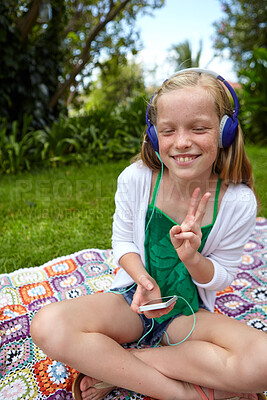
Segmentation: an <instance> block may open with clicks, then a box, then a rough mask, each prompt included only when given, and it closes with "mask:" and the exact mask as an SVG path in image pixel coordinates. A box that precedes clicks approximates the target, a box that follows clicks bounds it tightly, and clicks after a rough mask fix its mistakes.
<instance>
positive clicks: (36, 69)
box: [0, 0, 64, 134]
mask: <svg viewBox="0 0 267 400" xmlns="http://www.w3.org/2000/svg"><path fill="white" fill-rule="evenodd" d="M51 2H52V5H53V24H49V25H48V26H47V27H46V28H44V27H42V26H41V25H36V26H35V27H34V29H33V30H32V32H31V35H28V36H27V38H25V39H23V37H22V31H21V29H22V27H21V25H19V22H18V20H19V21H20V24H22V21H23V12H22V10H23V5H24V8H25V6H26V4H27V3H26V1H20V2H16V1H14V0H3V1H1V3H0V52H1V69H0V88H1V89H0V94H1V95H0V109H1V117H5V118H6V120H7V122H8V125H7V131H6V133H7V134H8V133H9V132H10V133H11V134H12V121H17V124H18V128H19V130H20V129H21V127H22V125H23V118H24V114H27V115H32V123H31V125H32V127H33V128H36V127H44V126H45V125H46V124H49V123H51V121H53V120H54V118H56V117H58V115H59V109H60V108H61V107H60V104H58V105H57V106H56V107H55V108H54V109H50V108H49V107H48V102H49V98H50V96H51V95H52V94H53V93H54V90H55V87H57V84H58V75H59V74H60V73H61V68H62V61H63V53H64V52H63V50H62V48H61V39H60V34H61V32H62V29H63V27H64V25H63V24H64V17H63V16H64V0H51ZM25 12H26V11H25ZM18 13H22V15H18ZM19 18H21V20H20V19H19ZM20 28H21V29H20Z"/></svg>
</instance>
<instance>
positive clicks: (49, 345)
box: [30, 303, 67, 359]
mask: <svg viewBox="0 0 267 400" xmlns="http://www.w3.org/2000/svg"><path fill="white" fill-rule="evenodd" d="M65 324H66V322H65V321H64V316H63V315H62V311H61V308H60V307H58V304H57V303H54V304H49V305H48V306H45V307H43V308H42V309H40V310H39V311H38V312H37V314H35V316H34V317H33V320H32V322H31V327H30V334H31V337H32V340H33V342H34V343H35V344H36V346H38V347H39V348H40V349H41V350H43V352H44V353H45V354H46V355H48V356H49V357H50V358H53V359H59V358H58V355H59V354H62V350H63V349H64V346H65V341H66V336H67V335H66V332H67V328H65Z"/></svg>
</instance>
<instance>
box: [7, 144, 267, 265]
mask: <svg viewBox="0 0 267 400" xmlns="http://www.w3.org/2000/svg"><path fill="white" fill-rule="evenodd" d="M247 153H248V155H249V157H250V159H251V161H252V164H253V166H254V175H255V180H256V190H257V193H258V195H259V198H260V200H261V203H262V210H261V212H260V213H259V215H261V216H265V217H267V179H266V176H267V175H266V172H267V157H266V156H267V150H266V149H264V148H259V147H256V146H247ZM128 164H129V162H128V161H121V162H116V163H115V162H114V163H108V164H102V165H93V166H82V167H77V166H69V167H61V168H58V169H52V168H51V169H49V170H41V171H36V172H32V173H23V174H18V175H16V176H4V177H2V178H1V185H0V199H1V202H0V248H1V254H0V273H8V272H11V271H14V270H16V269H19V268H26V267H33V266H38V265H42V264H43V263H45V262H47V261H49V260H52V259H53V258H55V257H60V256H64V255H68V254H71V253H74V252H76V251H79V250H82V249H86V248H100V249H108V248H110V247H111V229H112V216H113V212H114V194H115V190H116V183H117V177H118V175H119V173H120V172H121V171H122V170H123V169H124V168H125V166H126V165H128Z"/></svg>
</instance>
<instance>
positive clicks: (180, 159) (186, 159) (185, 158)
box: [173, 154, 199, 164]
mask: <svg viewBox="0 0 267 400" xmlns="http://www.w3.org/2000/svg"><path fill="white" fill-rule="evenodd" d="M198 157H199V156H198V155H191V154H188V155H186V154H183V155H178V156H174V157H173V158H174V160H175V161H176V162H177V163H178V164H188V163H190V162H192V161H193V160H195V159H196V158H198Z"/></svg>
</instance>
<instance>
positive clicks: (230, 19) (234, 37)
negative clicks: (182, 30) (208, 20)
mask: <svg viewBox="0 0 267 400" xmlns="http://www.w3.org/2000/svg"><path fill="white" fill-rule="evenodd" d="M220 3H221V5H222V10H223V12H224V13H225V16H224V17H223V18H222V19H221V20H220V21H218V22H216V23H215V24H214V26H215V29H216V37H215V40H214V47H215V49H217V50H218V55H219V56H220V54H221V53H222V51H223V50H225V49H227V50H229V53H230V58H231V59H232V60H233V61H234V63H235V67H236V70H237V71H239V70H240V69H244V68H247V67H248V66H249V63H250V59H251V57H252V51H253V49H254V48H259V47H266V43H267V29H266V28H267V22H266V21H267V0H253V1H251V0H220Z"/></svg>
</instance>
